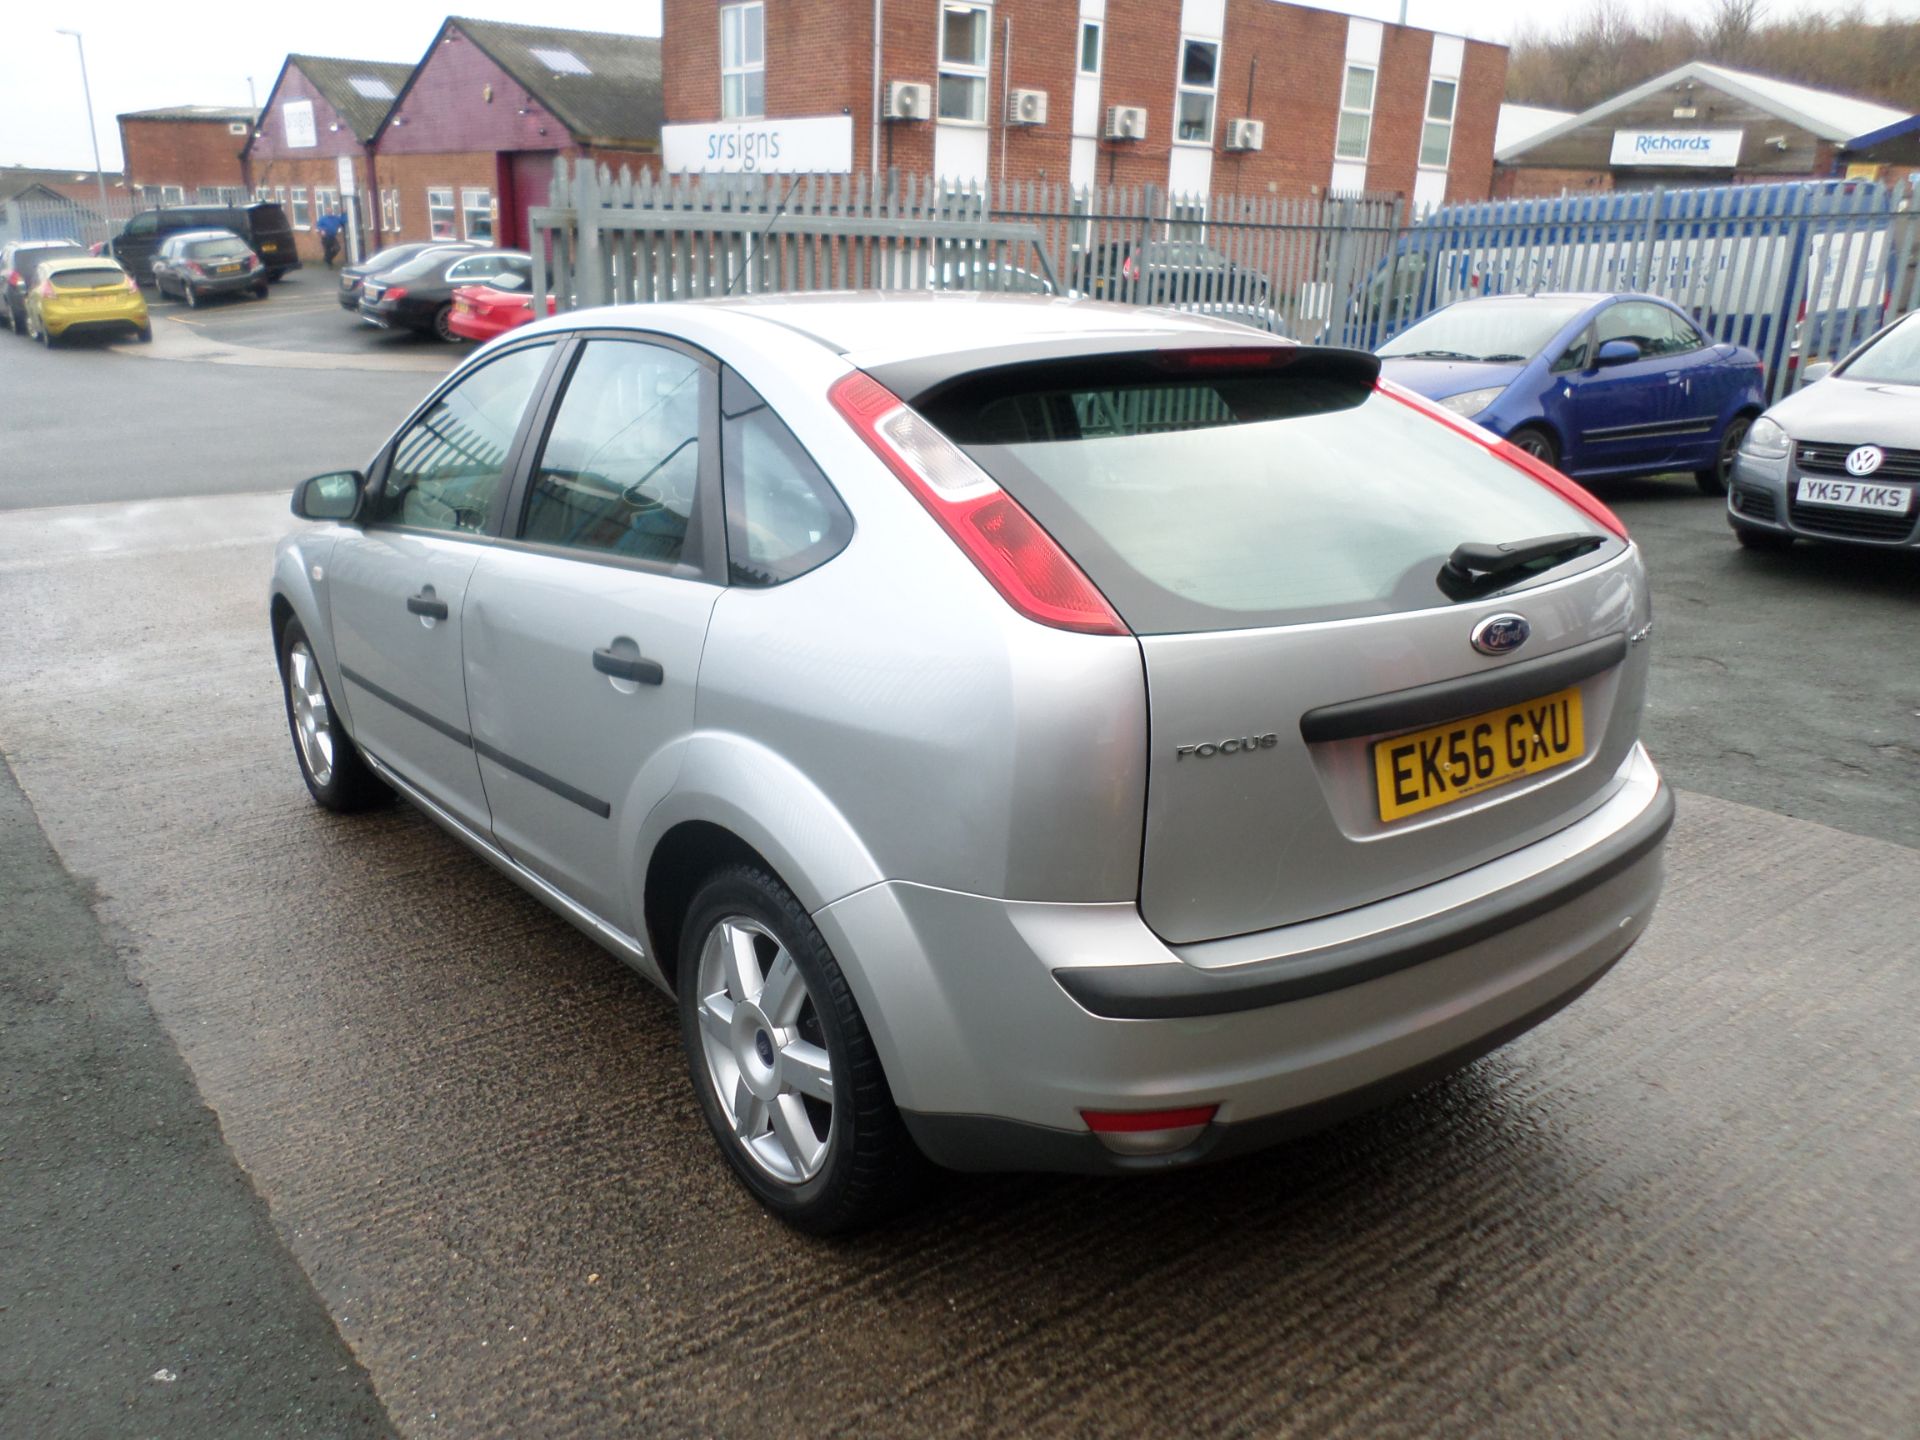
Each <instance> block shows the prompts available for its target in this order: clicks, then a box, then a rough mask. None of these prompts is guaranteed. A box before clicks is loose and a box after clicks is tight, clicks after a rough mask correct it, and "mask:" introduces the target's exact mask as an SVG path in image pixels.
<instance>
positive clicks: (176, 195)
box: [160, 185, 187, 206]
mask: <svg viewBox="0 0 1920 1440" xmlns="http://www.w3.org/2000/svg"><path fill="white" fill-rule="evenodd" d="M160 203H161V204H162V205H163V206H164V205H184V204H186V203H187V192H186V191H185V190H184V189H183V188H182V187H180V186H178V185H162V186H161V187H160Z"/></svg>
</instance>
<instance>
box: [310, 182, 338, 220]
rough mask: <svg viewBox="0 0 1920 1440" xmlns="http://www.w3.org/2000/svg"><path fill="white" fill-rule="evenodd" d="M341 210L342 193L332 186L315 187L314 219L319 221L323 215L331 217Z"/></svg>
mask: <svg viewBox="0 0 1920 1440" xmlns="http://www.w3.org/2000/svg"><path fill="white" fill-rule="evenodd" d="M339 208H340V192H339V191H338V190H336V189H334V188H333V187H332V186H323V185H316V186H314V187H313V218H314V219H316V220H318V219H319V218H320V217H321V216H322V215H331V214H333V213H334V212H335V211H336V210H338V209H339Z"/></svg>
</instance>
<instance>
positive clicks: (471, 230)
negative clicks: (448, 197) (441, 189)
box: [460, 190, 493, 245]
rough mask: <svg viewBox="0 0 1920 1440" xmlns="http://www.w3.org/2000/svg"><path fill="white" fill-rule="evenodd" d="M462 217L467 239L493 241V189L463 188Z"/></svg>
mask: <svg viewBox="0 0 1920 1440" xmlns="http://www.w3.org/2000/svg"><path fill="white" fill-rule="evenodd" d="M460 217H461V221H462V223H463V224H464V225H465V227H466V232H467V239H469V240H484V241H485V242H486V243H487V244H489V245H491V244H492V243H493V192H492V191H491V190H462V191H461V192H460Z"/></svg>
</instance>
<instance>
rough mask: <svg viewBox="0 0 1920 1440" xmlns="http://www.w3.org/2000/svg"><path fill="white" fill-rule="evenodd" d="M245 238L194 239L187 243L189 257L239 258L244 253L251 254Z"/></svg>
mask: <svg viewBox="0 0 1920 1440" xmlns="http://www.w3.org/2000/svg"><path fill="white" fill-rule="evenodd" d="M251 253H252V252H251V251H249V250H248V249H247V244H246V242H245V241H244V240H238V239H228V240H194V241H190V242H189V243H188V245H187V255H188V258H190V259H193V260H223V259H225V260H238V259H239V258H240V257H241V256H242V255H247V254H251Z"/></svg>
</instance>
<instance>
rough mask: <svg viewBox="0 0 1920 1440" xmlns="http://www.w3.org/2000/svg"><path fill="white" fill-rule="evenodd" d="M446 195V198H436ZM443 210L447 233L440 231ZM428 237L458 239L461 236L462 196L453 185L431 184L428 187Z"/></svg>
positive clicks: (430, 238)
mask: <svg viewBox="0 0 1920 1440" xmlns="http://www.w3.org/2000/svg"><path fill="white" fill-rule="evenodd" d="M436 196H445V197H446V198H445V199H436V198H434V197H436ZM441 212H445V214H446V217H447V218H446V221H445V223H446V227H447V231H446V234H444V235H443V234H441V233H440V225H441V223H442V222H441V221H440V219H439V218H438V217H439V215H440V213H441ZM427 238H428V239H429V240H457V239H459V238H460V196H459V194H458V193H457V192H456V191H455V190H454V187H453V186H451V185H429V186H428V187H427Z"/></svg>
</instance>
